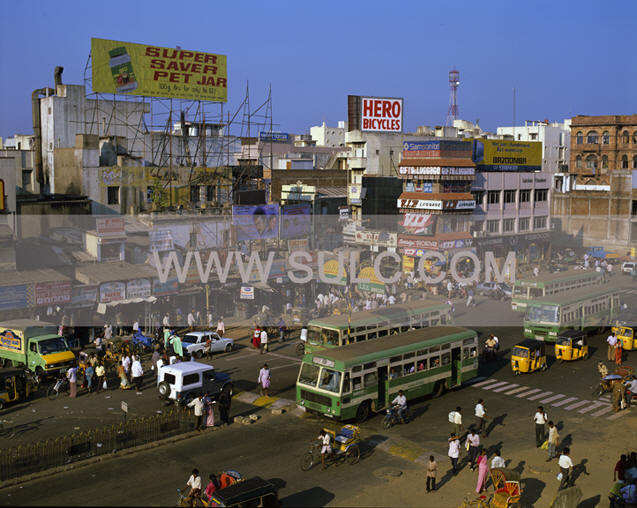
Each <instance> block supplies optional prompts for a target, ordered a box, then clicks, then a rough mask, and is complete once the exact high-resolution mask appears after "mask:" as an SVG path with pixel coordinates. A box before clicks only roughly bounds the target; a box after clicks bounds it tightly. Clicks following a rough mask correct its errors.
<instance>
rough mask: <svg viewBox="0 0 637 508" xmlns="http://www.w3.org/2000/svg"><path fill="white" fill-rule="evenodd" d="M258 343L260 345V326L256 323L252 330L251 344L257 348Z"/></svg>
mask: <svg viewBox="0 0 637 508" xmlns="http://www.w3.org/2000/svg"><path fill="white" fill-rule="evenodd" d="M260 345H261V327H260V326H259V325H257V326H256V327H255V329H254V332H252V346H253V347H254V349H259V346H260Z"/></svg>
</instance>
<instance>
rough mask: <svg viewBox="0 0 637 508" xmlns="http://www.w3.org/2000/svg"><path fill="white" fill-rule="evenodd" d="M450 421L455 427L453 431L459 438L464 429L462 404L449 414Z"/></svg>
mask: <svg viewBox="0 0 637 508" xmlns="http://www.w3.org/2000/svg"><path fill="white" fill-rule="evenodd" d="M448 419H449V423H451V425H452V427H453V432H454V434H455V435H456V436H458V438H459V437H460V436H461V433H462V431H463V429H464V428H463V426H462V412H461V409H460V406H458V407H456V410H455V411H451V412H450V413H449V415H448Z"/></svg>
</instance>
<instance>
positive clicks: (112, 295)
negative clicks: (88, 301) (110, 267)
mask: <svg viewBox="0 0 637 508" xmlns="http://www.w3.org/2000/svg"><path fill="white" fill-rule="evenodd" d="M125 299H126V284H125V283H123V282H105V283H104V284H101V285H100V303H109V302H119V301H120V300H125Z"/></svg>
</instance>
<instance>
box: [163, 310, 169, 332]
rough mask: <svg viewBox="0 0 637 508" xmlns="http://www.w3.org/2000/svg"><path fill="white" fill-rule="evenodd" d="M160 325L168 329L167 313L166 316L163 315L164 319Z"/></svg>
mask: <svg viewBox="0 0 637 508" xmlns="http://www.w3.org/2000/svg"><path fill="white" fill-rule="evenodd" d="M161 324H162V325H163V326H164V328H169V327H170V318H169V317H168V312H166V314H165V315H164V319H163V320H162V322H161Z"/></svg>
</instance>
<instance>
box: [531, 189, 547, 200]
mask: <svg viewBox="0 0 637 508" xmlns="http://www.w3.org/2000/svg"><path fill="white" fill-rule="evenodd" d="M547 194H548V190H547V189H535V192H534V196H533V199H534V201H535V202H536V203H537V202H538V201H546V197H547Z"/></svg>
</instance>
